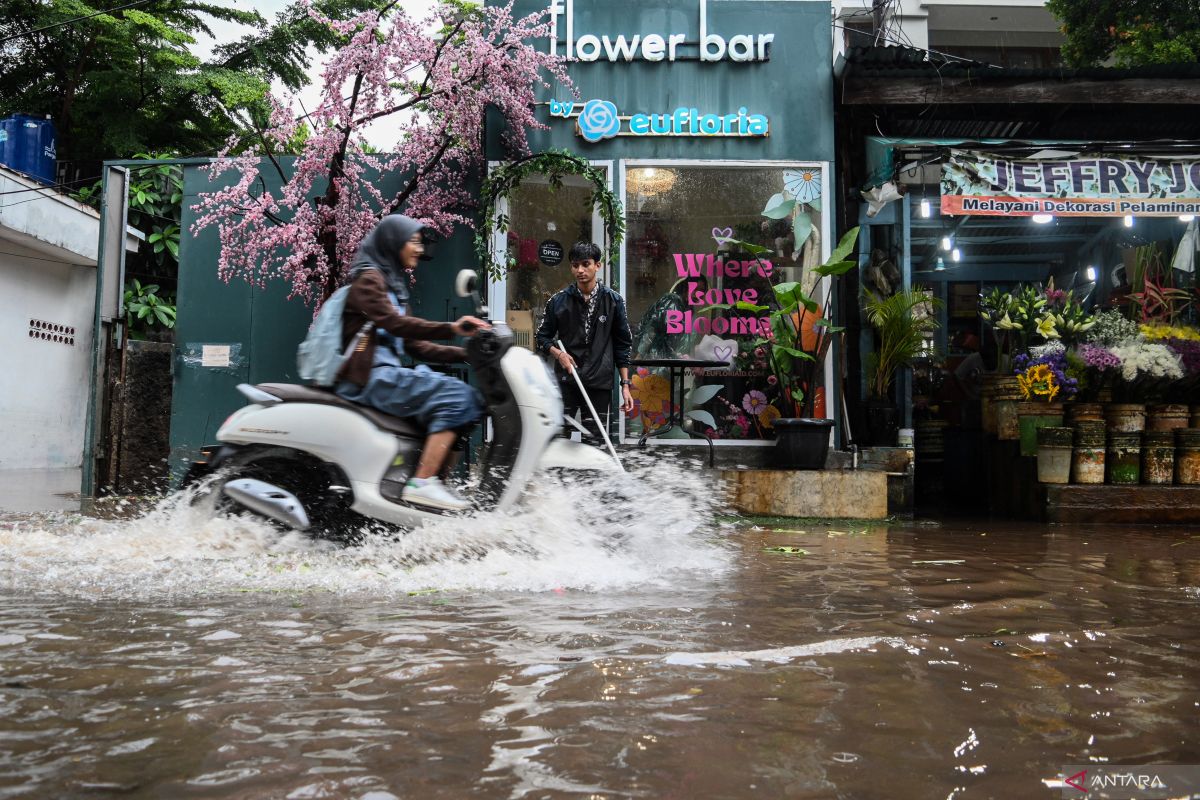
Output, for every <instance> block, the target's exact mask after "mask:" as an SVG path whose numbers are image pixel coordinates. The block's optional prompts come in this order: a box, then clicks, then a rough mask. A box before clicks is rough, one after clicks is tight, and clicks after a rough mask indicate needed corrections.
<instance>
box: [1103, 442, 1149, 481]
mask: <svg viewBox="0 0 1200 800" xmlns="http://www.w3.org/2000/svg"><path fill="white" fill-rule="evenodd" d="M1105 467H1106V468H1107V470H1108V482H1109V483H1114V484H1130V483H1141V481H1142V434H1141V433H1138V432H1133V433H1129V432H1116V433H1112V432H1110V433H1109V434H1108V456H1107V459H1106V463H1105Z"/></svg>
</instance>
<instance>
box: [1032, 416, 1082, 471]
mask: <svg viewBox="0 0 1200 800" xmlns="http://www.w3.org/2000/svg"><path fill="white" fill-rule="evenodd" d="M1074 435H1075V431H1074V430H1072V429H1071V428H1051V427H1046V428H1039V429H1038V431H1037V443H1038V450H1037V460H1038V462H1037V469H1038V481H1039V482H1041V483H1069V482H1070V480H1071V452H1072V450H1071V440H1072V439H1073V438H1074Z"/></svg>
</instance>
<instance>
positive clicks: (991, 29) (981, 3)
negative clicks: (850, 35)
mask: <svg viewBox="0 0 1200 800" xmlns="http://www.w3.org/2000/svg"><path fill="white" fill-rule="evenodd" d="M1045 6H1046V4H1045V0H900V2H899V8H898V12H897V13H896V14H895V17H894V19H892V20H891V25H890V28H891V30H893V31H894V32H895V35H896V36H897V37H899V38H900V39H901V40H902V41H901V42H897V41H889V42H884V43H883V44H899V43H902V44H909V45H911V46H912V47H917V48H920V49H929V48H930V47H932V49H934V50H936V49H937V48H938V45H939V44H941V45H976V46H988V45H991V46H997V47H999V46H1001V45H1003V46H1005V47H1058V46H1059V45H1061V44H1062V40H1063V37H1062V33H1061V32H1060V31H1059V22H1058V21H1057V20H1056V19H1055V18H1054V15H1052V14H1051V13H1050V12H1049V11H1047V10H1046V7H1045ZM871 7H872V2H871V0H833V14H834V24H835V25H841V24H845V22H846V20H847V19H850V20H856V21H858V22H859V23H864V24H868V28H867V29H868V31H869V30H870V27H869V22H870V19H871V14H870V11H871ZM833 41H834V57H835V58H836V57H837V56H838V55H839V54H841V53H843V52H844V51H845V32H844V31H843V30H841V29H840V28H836V27H835V28H834V37H833ZM931 42H932V45H931Z"/></svg>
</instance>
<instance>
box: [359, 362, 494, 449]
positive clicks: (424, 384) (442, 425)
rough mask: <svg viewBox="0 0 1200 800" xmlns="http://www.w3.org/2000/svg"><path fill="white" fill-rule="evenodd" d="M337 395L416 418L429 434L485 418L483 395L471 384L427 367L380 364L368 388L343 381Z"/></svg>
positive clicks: (375, 369) (391, 412)
mask: <svg viewBox="0 0 1200 800" xmlns="http://www.w3.org/2000/svg"><path fill="white" fill-rule="evenodd" d="M336 391H337V394H338V396H340V397H343V398H345V399H347V400H349V401H350V402H352V403H359V404H361V405H367V406H371V407H372V408H377V409H379V410H380V411H382V412H383V413H385V414H391V415H392V416H394V417H408V418H412V419H415V420H416V421H417V423H418V424H420V425H421V426H422V427H424V428H425V430H426V431H427V432H428V433H439V432H441V431H448V430H455V429H458V428H462V427H464V426H466V425H470V424H472V423H474V422H477V421H478V420H479V418H480V417H481V416H483V396H482V395H481V394H480V393H479V391H478V390H477V389H475V388H474V387H473V386H470V385H469V384H466V383H464V382H463V381H460V380H459V379H458V378H452V377H451V376H449V375H443V374H442V373H440V372H434V371H433V370H431V369H430V368H429V367H427V366H425V365H424V364H418V365H417V366H416V367H413V368H411V369H410V368H409V367H399V366H393V365H390V364H377V365H376V366H375V367H374V368H373V369H372V370H371V378H370V380H368V381H367V383H366V385H365V386H358V385H356V384H354V383H351V382H350V381H342V382H341V383H340V384H338V386H337V389H336Z"/></svg>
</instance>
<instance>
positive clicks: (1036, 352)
mask: <svg viewBox="0 0 1200 800" xmlns="http://www.w3.org/2000/svg"><path fill="white" fill-rule="evenodd" d="M1066 350H1067V346H1066V345H1065V344H1063V343H1062V342H1060V341H1058V340H1057V339H1052V340H1050V341H1049V342H1046V343H1045V344H1038V345H1034V346H1033V347H1031V348H1029V358H1030V359H1032V360H1033V361H1037V360H1038V359H1040V358H1042V357H1044V356H1048V357H1050V358H1055V357H1057V356H1061V355H1062V354H1063V353H1065V352H1066Z"/></svg>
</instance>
